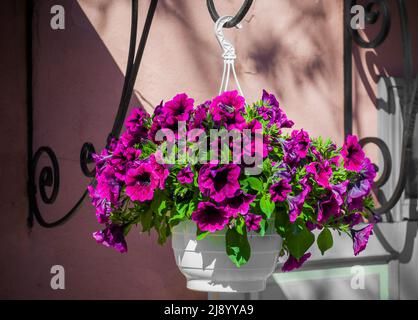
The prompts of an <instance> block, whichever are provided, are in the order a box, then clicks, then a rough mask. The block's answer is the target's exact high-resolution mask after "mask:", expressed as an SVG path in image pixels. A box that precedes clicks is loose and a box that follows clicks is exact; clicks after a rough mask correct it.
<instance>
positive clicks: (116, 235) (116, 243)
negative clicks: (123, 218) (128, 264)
mask: <svg viewBox="0 0 418 320" xmlns="http://www.w3.org/2000/svg"><path fill="white" fill-rule="evenodd" d="M93 238H94V239H96V241H97V243H101V244H103V245H104V246H106V247H111V248H115V249H116V250H118V251H119V252H120V253H125V252H127V251H128V245H127V244H126V240H125V237H124V235H123V227H122V226H118V225H115V224H111V225H109V226H107V227H106V228H105V229H104V230H101V231H97V232H95V233H93Z"/></svg>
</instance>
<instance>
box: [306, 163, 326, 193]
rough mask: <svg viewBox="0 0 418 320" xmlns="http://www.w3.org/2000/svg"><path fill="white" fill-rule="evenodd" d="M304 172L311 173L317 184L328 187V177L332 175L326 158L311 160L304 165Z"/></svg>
mask: <svg viewBox="0 0 418 320" xmlns="http://www.w3.org/2000/svg"><path fill="white" fill-rule="evenodd" d="M306 172H307V173H309V174H311V175H312V176H313V177H314V179H315V181H316V183H318V185H320V186H322V187H324V188H328V187H329V186H330V185H329V179H330V178H331V177H332V169H331V166H330V164H329V162H328V161H327V160H325V161H323V162H312V163H310V164H309V165H308V166H306Z"/></svg>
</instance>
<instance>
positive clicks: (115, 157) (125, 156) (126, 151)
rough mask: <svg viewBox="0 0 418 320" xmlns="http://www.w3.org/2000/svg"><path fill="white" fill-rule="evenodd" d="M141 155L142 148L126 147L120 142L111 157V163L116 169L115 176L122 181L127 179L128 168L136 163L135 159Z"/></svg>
mask: <svg viewBox="0 0 418 320" xmlns="http://www.w3.org/2000/svg"><path fill="white" fill-rule="evenodd" d="M140 156H141V150H140V149H135V148H133V147H125V146H124V145H123V144H119V145H118V146H117V147H116V149H115V151H114V152H113V154H112V156H111V158H110V159H109V164H110V165H111V166H112V167H113V168H114V170H115V176H116V178H118V179H119V180H121V181H124V180H125V175H126V170H127V169H129V167H131V166H133V165H134V161H135V160H137V159H139V157H140Z"/></svg>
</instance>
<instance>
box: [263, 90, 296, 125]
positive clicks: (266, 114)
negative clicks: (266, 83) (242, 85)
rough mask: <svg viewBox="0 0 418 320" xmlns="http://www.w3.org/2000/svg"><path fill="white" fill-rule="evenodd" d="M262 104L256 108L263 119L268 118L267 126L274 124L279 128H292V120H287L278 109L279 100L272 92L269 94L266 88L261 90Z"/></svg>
mask: <svg viewBox="0 0 418 320" xmlns="http://www.w3.org/2000/svg"><path fill="white" fill-rule="evenodd" d="M261 100H262V101H263V106H261V107H259V108H258V109H257V112H258V114H259V115H260V116H261V117H262V118H263V119H264V120H269V124H268V127H271V126H272V125H273V124H276V125H277V127H278V128H279V129H280V128H292V127H293V125H294V122H293V121H292V120H289V119H288V118H287V116H286V114H285V113H284V111H283V110H282V109H280V106H279V101H277V99H276V97H275V96H274V95H273V94H269V93H268V92H267V91H266V90H263V96H262V97H261Z"/></svg>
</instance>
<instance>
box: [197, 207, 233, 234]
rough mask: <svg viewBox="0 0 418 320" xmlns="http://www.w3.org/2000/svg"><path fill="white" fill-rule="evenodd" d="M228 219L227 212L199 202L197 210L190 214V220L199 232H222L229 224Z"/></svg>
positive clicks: (221, 208)
mask: <svg viewBox="0 0 418 320" xmlns="http://www.w3.org/2000/svg"><path fill="white" fill-rule="evenodd" d="M229 218H230V214H229V213H228V211H227V210H225V209H224V208H223V207H219V206H217V205H215V204H213V203H211V202H200V203H199V205H198V206H197V210H196V211H194V212H193V213H192V220H193V221H194V222H196V224H197V226H198V227H199V230H201V231H209V232H215V231H217V230H222V229H223V228H224V227H225V226H226V225H227V223H228V222H229Z"/></svg>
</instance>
